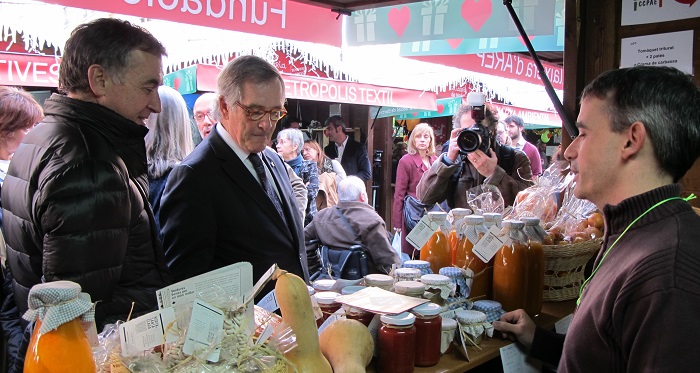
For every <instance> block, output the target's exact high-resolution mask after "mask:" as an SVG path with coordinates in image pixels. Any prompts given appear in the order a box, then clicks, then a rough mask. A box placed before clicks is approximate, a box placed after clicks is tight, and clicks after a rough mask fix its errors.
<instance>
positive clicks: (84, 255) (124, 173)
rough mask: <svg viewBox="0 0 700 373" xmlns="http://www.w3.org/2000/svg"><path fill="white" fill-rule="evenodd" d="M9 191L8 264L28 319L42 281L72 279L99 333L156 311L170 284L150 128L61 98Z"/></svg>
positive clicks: (14, 172)
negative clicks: (91, 307) (155, 208)
mask: <svg viewBox="0 0 700 373" xmlns="http://www.w3.org/2000/svg"><path fill="white" fill-rule="evenodd" d="M44 111H45V114H46V117H45V118H44V120H43V122H42V123H41V124H40V125H39V126H37V127H36V128H35V129H34V130H33V131H32V132H30V133H29V134H28V135H27V136H26V137H25V139H24V142H23V143H22V144H21V145H20V146H19V148H18V149H17V151H16V152H15V154H14V157H13V159H12V163H11V165H10V169H9V172H8V175H7V178H6V179H5V184H4V185H3V188H2V202H3V212H4V216H3V218H4V222H3V224H4V227H5V232H6V241H7V265H8V266H9V267H10V269H11V270H12V274H13V276H14V292H15V300H16V302H17V306H18V308H19V311H20V313H24V312H25V311H26V309H27V296H28V293H29V289H30V288H31V287H32V286H33V285H35V284H37V283H40V282H49V281H57V280H69V281H74V282H77V283H79V284H80V286H82V288H83V291H84V292H87V293H89V294H90V295H91V296H92V301H93V302H97V301H99V303H98V304H97V308H96V318H97V320H96V321H97V324H98V327H99V328H101V326H102V325H103V324H104V323H106V322H112V321H115V320H116V319H122V320H124V319H126V316H127V315H128V313H129V310H130V308H131V303H132V302H134V304H135V305H134V314H135V315H138V314H142V313H145V312H146V311H149V310H152V309H155V308H156V296H155V290H157V289H159V288H161V287H163V286H165V285H167V284H168V283H169V282H170V279H169V276H168V272H167V267H166V265H165V260H164V256H163V251H162V248H161V246H160V243H159V241H158V238H157V233H156V231H155V228H154V222H153V214H152V212H151V209H150V207H149V205H148V202H147V200H148V199H147V197H148V181H147V170H146V151H145V144H144V135H146V133H147V132H148V130H147V129H146V128H145V127H143V126H139V125H137V124H136V123H134V122H132V121H130V120H127V119H126V118H124V117H122V116H120V115H118V114H117V113H115V112H113V111H111V110H109V109H107V108H105V107H104V106H101V105H98V104H94V103H88V102H84V101H79V100H74V99H70V98H68V97H65V96H60V95H53V96H52V97H51V98H50V99H48V100H46V103H45V107H44Z"/></svg>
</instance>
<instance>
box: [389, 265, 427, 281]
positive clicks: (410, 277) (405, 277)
mask: <svg viewBox="0 0 700 373" xmlns="http://www.w3.org/2000/svg"><path fill="white" fill-rule="evenodd" d="M420 277H421V272H420V269H418V268H397V269H396V270H394V278H395V279H396V282H400V281H416V280H419V279H420Z"/></svg>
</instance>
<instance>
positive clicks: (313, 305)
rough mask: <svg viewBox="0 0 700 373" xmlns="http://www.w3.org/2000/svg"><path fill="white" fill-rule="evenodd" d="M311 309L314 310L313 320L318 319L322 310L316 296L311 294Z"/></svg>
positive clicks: (321, 315)
mask: <svg viewBox="0 0 700 373" xmlns="http://www.w3.org/2000/svg"><path fill="white" fill-rule="evenodd" d="M311 309H312V310H313V311H314V320H318V319H320V318H322V317H323V311H321V307H320V306H319V305H318V302H316V297H314V296H311Z"/></svg>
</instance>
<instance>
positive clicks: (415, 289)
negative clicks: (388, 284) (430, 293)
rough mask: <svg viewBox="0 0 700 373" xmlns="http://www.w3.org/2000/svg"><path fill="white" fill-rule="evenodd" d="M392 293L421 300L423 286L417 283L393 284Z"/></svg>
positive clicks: (403, 282)
mask: <svg viewBox="0 0 700 373" xmlns="http://www.w3.org/2000/svg"><path fill="white" fill-rule="evenodd" d="M394 292H395V293H396V294H401V295H405V296H407V297H414V298H423V293H424V292H425V285H424V284H423V283H422V282H418V281H401V282H397V283H396V284H394Z"/></svg>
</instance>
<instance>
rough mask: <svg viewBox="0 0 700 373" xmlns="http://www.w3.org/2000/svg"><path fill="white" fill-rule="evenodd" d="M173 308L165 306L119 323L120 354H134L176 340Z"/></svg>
mask: <svg viewBox="0 0 700 373" xmlns="http://www.w3.org/2000/svg"><path fill="white" fill-rule="evenodd" d="M175 320H176V319H175V309H174V308H172V307H166V308H163V309H162V310H158V311H153V312H151V313H147V314H145V315H143V316H140V317H137V318H135V319H133V320H131V321H127V322H125V323H123V324H121V325H119V340H120V342H121V347H122V356H134V355H138V354H141V353H143V351H148V350H150V349H152V348H153V347H156V346H158V345H162V344H163V343H172V342H176V341H177V340H178V333H177V323H176V322H175Z"/></svg>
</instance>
